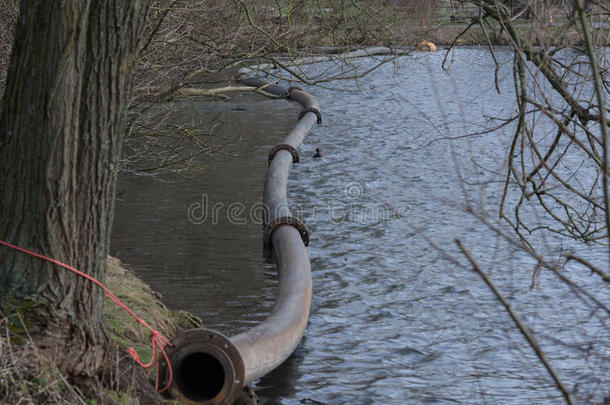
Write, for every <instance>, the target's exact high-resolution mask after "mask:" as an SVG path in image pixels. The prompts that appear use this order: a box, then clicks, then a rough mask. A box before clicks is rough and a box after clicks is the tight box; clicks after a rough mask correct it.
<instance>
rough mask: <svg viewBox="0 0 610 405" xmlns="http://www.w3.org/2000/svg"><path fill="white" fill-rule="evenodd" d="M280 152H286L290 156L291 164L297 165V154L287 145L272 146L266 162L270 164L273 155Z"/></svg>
mask: <svg viewBox="0 0 610 405" xmlns="http://www.w3.org/2000/svg"><path fill="white" fill-rule="evenodd" d="M280 150H287V151H288V152H290V154H291V155H292V163H299V152H298V151H297V150H296V149H295V148H294V146H292V145H288V144H287V143H282V144H279V145H277V146H274V147H273V149H271V151H270V152H269V157H268V158H267V162H268V163H269V164H271V161H272V160H273V158H274V157H275V154H276V153H278V152H279V151H280Z"/></svg>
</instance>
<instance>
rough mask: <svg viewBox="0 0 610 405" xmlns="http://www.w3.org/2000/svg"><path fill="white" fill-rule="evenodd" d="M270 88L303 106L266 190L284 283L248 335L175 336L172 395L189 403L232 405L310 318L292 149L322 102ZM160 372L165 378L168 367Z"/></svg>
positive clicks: (247, 80) (287, 349) (282, 355)
mask: <svg viewBox="0 0 610 405" xmlns="http://www.w3.org/2000/svg"><path fill="white" fill-rule="evenodd" d="M248 72H249V71H248V70H245V71H244V70H241V71H240V72H239V73H238V80H239V81H240V82H242V83H243V84H245V85H248V86H255V87H262V86H264V85H266V84H267V83H266V82H264V81H262V80H260V79H258V78H251V77H248V75H247V74H248ZM265 91H266V92H269V93H271V94H274V95H276V96H279V97H283V98H288V99H291V100H294V101H296V102H298V103H299V104H301V105H302V106H303V112H302V114H301V116H300V119H299V120H298V123H297V124H296V126H295V127H294V128H293V129H292V130H291V131H290V133H289V134H288V135H287V136H286V138H285V139H284V143H283V144H282V147H281V148H279V149H278V150H277V151H275V153H274V155H273V158H272V160H271V161H270V165H269V169H268V170H267V177H266V179H265V186H264V192H263V204H264V206H265V225H266V227H267V230H266V232H265V235H264V237H265V238H267V242H270V243H271V244H272V253H273V258H274V261H275V265H276V270H277V274H278V278H279V288H278V293H277V298H276V301H275V305H274V307H273V309H272V311H271V314H270V315H269V316H268V317H267V318H266V319H265V320H264V321H263V322H262V323H261V324H260V325H258V326H256V327H254V328H252V329H250V330H249V331H247V332H244V333H240V334H239V335H236V336H233V337H231V338H228V337H226V336H224V335H222V334H220V333H218V332H215V331H212V330H208V329H203V328H200V329H189V330H186V331H183V332H181V333H180V334H178V335H177V336H176V337H175V338H174V339H173V341H172V344H173V347H172V348H170V349H169V350H168V357H169V359H170V363H171V366H172V370H173V378H172V382H171V385H170V387H169V393H170V395H171V396H173V397H174V398H176V399H179V400H180V401H182V402H184V403H187V404H230V403H232V402H233V401H234V400H235V399H236V397H237V396H238V395H239V393H240V392H241V391H242V389H243V387H244V386H246V385H247V384H248V383H250V382H252V381H254V380H256V379H258V378H260V377H262V376H263V375H265V374H267V373H268V372H270V371H271V370H273V369H274V368H276V367H277V366H279V365H280V364H281V363H282V362H284V360H286V359H287V358H288V357H289V356H290V354H291V353H292V352H293V351H294V349H295V348H296V347H297V345H298V344H299V342H300V341H301V339H302V337H303V334H304V333H305V328H306V327H307V322H308V320H309V308H310V305H311V268H310V263H309V256H308V254H307V250H306V248H305V243H304V239H303V238H304V235H303V233H302V232H303V230H302V229H301V231H300V230H299V229H297V227H295V226H293V225H291V223H292V214H291V212H290V210H289V209H288V200H287V187H288V175H289V172H290V168H291V167H292V164H293V161H294V159H295V157H294V156H293V153H292V152H291V151H289V150H288V149H289V147H292V148H294V149H295V150H296V149H298V147H299V146H300V145H301V143H302V142H303V140H304V139H305V137H306V136H307V134H308V133H309V131H310V130H311V128H312V127H313V126H314V125H315V123H316V122H320V112H319V105H318V103H317V101H316V100H315V98H314V97H313V96H311V95H310V94H308V93H306V92H304V91H302V90H300V89H296V88H291V89H285V88H283V87H281V86H277V85H272V86H267V87H265ZM285 145H288V146H289V147H286V146H285ZM294 153H296V152H294ZM286 218H288V220H286ZM299 225H300V222H299ZM271 227H273V228H272V229H271ZM305 240H307V239H305ZM162 372H163V373H164V375H165V378H166V379H168V377H169V376H168V374H169V372H168V368H167V367H165V368H164V370H162Z"/></svg>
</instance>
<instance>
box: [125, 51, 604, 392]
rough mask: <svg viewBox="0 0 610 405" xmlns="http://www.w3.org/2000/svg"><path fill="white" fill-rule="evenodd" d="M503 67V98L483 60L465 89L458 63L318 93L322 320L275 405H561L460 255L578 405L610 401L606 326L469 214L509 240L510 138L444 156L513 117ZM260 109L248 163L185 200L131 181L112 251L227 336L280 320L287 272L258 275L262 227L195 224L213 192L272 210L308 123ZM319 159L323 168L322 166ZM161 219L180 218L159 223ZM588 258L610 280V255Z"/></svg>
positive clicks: (276, 377) (305, 196) (315, 183)
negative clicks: (276, 312) (274, 186)
mask: <svg viewBox="0 0 610 405" xmlns="http://www.w3.org/2000/svg"><path fill="white" fill-rule="evenodd" d="M497 56H498V57H499V58H500V60H501V62H502V63H503V68H502V69H501V70H500V74H499V79H500V88H501V90H502V92H501V94H500V95H498V94H497V92H496V91H495V86H494V81H493V67H492V65H491V63H492V61H491V59H490V57H489V56H488V54H487V52H486V51H485V50H483V49H477V48H465V49H458V50H457V51H456V52H455V54H454V55H453V63H452V65H451V68H450V70H449V72H444V71H443V70H442V69H441V68H440V63H441V61H442V57H443V55H442V53H437V54H418V55H416V56H415V57H405V58H401V59H400V60H399V64H400V65H401V67H400V69H399V70H395V66H392V65H388V66H385V67H382V68H380V69H378V70H377V71H375V72H374V73H372V74H371V75H370V76H367V77H366V78H364V79H363V80H361V81H360V82H359V83H358V86H357V87H355V86H354V84H353V83H348V84H337V86H343V89H344V90H359V91H358V92H353V91H336V90H326V89H321V88H313V89H311V92H312V93H314V94H315V96H316V97H317V98H318V100H319V102H320V104H321V106H322V109H323V115H324V125H322V126H320V127H317V128H316V129H314V132H313V133H312V135H311V136H310V137H309V138H308V139H307V140H306V143H305V144H304V145H303V148H302V152H301V156H302V157H303V158H302V159H301V162H302V163H300V164H298V165H297V166H296V167H295V168H294V169H293V171H292V173H291V178H290V184H289V201H291V202H292V203H294V206H295V210H294V211H295V212H298V213H299V215H300V216H302V217H303V218H304V220H305V222H306V223H307V225H308V227H309V229H310V233H311V243H310V247H309V254H310V257H311V262H312V272H313V286H314V296H313V304H312V313H311V318H310V323H309V327H308V329H307V332H306V336H305V338H304V340H303V342H302V344H301V345H300V346H299V348H298V349H297V351H296V352H295V354H294V355H293V356H292V357H291V358H290V359H289V360H288V361H287V362H286V363H285V364H284V365H282V366H281V367H280V368H279V369H278V370H276V371H274V372H272V373H271V374H270V375H269V376H267V377H265V378H263V379H262V380H261V381H258V382H257V384H256V385H257V387H258V389H259V395H260V396H261V397H263V398H268V399H269V400H270V401H271V402H273V403H275V402H278V403H280V402H281V403H285V404H292V403H333V404H334V403H371V402H374V403H384V404H392V403H395V404H403V403H423V402H425V403H523V404H529V403H549V404H552V403H557V402H560V401H561V396H560V395H559V394H558V392H557V390H556V389H555V387H554V385H553V383H552V381H551V379H550V378H549V376H548V374H547V372H546V370H545V369H544V368H543V366H542V365H541V364H540V362H539V361H538V360H537V358H536V357H535V355H534V354H533V352H532V351H531V349H530V348H529V346H528V345H527V344H526V343H525V341H524V339H523V337H522V336H521V335H520V333H519V332H518V331H517V330H516V329H515V327H514V325H513V322H512V320H511V319H510V318H509V316H508V315H507V313H506V312H505V311H504V309H503V308H502V307H501V306H500V304H499V303H498V302H497V301H496V300H495V299H494V297H493V296H492V294H491V292H490V291H489V290H488V289H487V287H486V286H485V285H484V284H483V282H482V280H480V278H479V277H478V276H477V275H476V274H475V273H474V272H473V271H472V270H471V269H470V268H469V266H467V265H466V262H465V261H464V260H463V258H462V256H461V255H460V254H459V253H458V251H457V249H456V247H455V244H454V239H456V238H459V239H461V240H462V241H463V242H464V244H465V246H466V247H467V248H468V249H469V250H470V251H471V252H472V254H473V256H474V257H475V258H476V259H477V261H478V263H479V264H480V266H481V267H482V268H483V269H484V270H485V271H486V272H487V273H488V274H489V275H490V276H491V277H492V278H493V280H494V282H495V283H496V284H497V285H498V287H499V288H500V289H501V290H502V292H503V294H504V295H505V296H506V297H507V298H508V299H509V300H510V301H511V304H512V305H513V307H514V308H515V310H516V311H517V312H518V313H519V315H520V316H521V317H522V319H523V320H524V321H525V322H526V323H527V324H528V325H529V327H531V328H532V329H533V331H534V332H535V334H536V337H537V338H538V341H539V343H540V344H541V346H542V347H543V349H544V350H545V353H546V354H547V356H548V358H549V360H550V361H551V363H552V365H553V367H554V368H555V369H556V371H557V372H558V374H559V375H560V377H561V378H562V379H563V380H564V382H566V383H567V385H568V388H569V389H572V390H573V391H574V393H575V397H576V398H577V399H578V401H579V402H581V403H588V402H595V401H601V398H603V395H608V394H609V393H608V386H610V384H609V383H610V370H609V367H610V362H609V361H608V359H609V357H610V332H609V330H608V327H607V324H608V317H607V315H604V314H601V313H595V314H591V313H590V310H589V308H588V307H587V306H585V305H584V304H582V302H580V301H579V300H578V299H576V298H575V296H574V295H573V294H572V293H571V292H570V290H569V289H568V288H567V287H566V286H565V285H564V284H562V283H561V282H559V281H558V280H557V278H556V277H554V276H553V275H552V274H551V273H549V272H542V273H541V274H540V275H539V277H538V278H537V279H536V286H535V288H533V289H530V284H531V277H532V272H533V269H534V267H535V262H534V261H533V260H532V259H531V258H529V257H527V256H525V255H524V254H522V253H520V252H517V251H516V250H515V249H514V248H513V247H511V245H510V244H509V243H507V242H506V241H504V240H503V239H501V238H499V237H498V236H497V235H496V234H495V233H494V232H492V231H490V230H489V229H488V228H487V227H485V226H483V225H482V224H481V223H480V222H478V221H477V220H475V219H474V218H473V217H472V216H470V215H468V214H466V213H464V211H463V210H461V209H460V208H461V207H463V206H464V203H465V201H466V199H469V200H470V203H471V204H472V205H473V206H475V207H476V208H477V210H479V211H480V212H485V213H486V215H487V218H489V219H490V221H491V222H492V223H495V222H496V219H495V218H497V210H498V200H499V196H500V195H501V192H502V184H501V182H498V180H502V179H503V177H504V176H505V169H504V167H505V166H506V164H505V156H506V153H507V152H506V151H507V145H508V142H510V140H511V133H510V128H505V129H502V130H499V131H496V132H494V133H492V134H488V135H484V136H477V137H468V138H460V139H458V140H454V141H452V142H449V141H447V140H439V138H442V137H447V136H460V135H464V134H465V133H469V132H476V131H480V130H481V129H483V128H485V127H487V126H489V125H491V123H492V121H491V119H490V118H481V117H482V116H487V117H507V116H510V114H511V113H513V105H514V95H513V85H512V75H511V71H510V69H511V62H510V58H511V57H512V53H511V52H509V51H503V50H498V55H497ZM249 100H250V99H246V100H245V101H243V103H244V105H246V106H247V107H248V108H249V109H253V110H255V111H253V112H256V113H263V118H262V119H260V118H259V116H258V115H254V114H252V112H247V113H244V112H241V113H239V114H234V115H232V116H231V117H229V118H228V119H227V120H226V121H227V122H228V123H233V124H234V123H235V121H236V120H240V121H241V122H243V123H244V126H245V129H246V131H245V132H246V133H249V134H258V135H257V139H259V140H260V142H259V143H257V144H256V146H252V147H249V150H248V151H247V154H246V153H244V157H243V158H242V159H240V160H238V161H234V162H230V163H227V164H220V165H216V164H211V165H210V169H209V171H208V172H207V173H205V174H204V175H201V176H199V177H197V178H196V179H191V180H189V181H185V182H183V183H179V184H177V183H160V182H158V181H156V180H150V179H140V178H129V177H126V176H124V177H123V178H122V180H121V184H122V187H124V189H125V190H128V191H127V192H128V195H126V196H125V197H124V198H123V200H124V201H121V202H119V203H118V212H117V226H116V227H115V237H114V241H113V252H114V253H118V255H119V257H122V258H123V259H124V260H125V261H126V262H127V263H130V264H132V265H133V266H134V267H135V269H136V271H137V272H138V273H139V274H140V275H141V276H142V277H143V278H144V279H145V280H146V281H148V282H149V283H151V284H152V285H153V287H154V288H156V289H158V290H160V291H161V292H162V293H163V295H164V296H165V297H166V299H167V301H168V303H169V305H170V306H172V307H175V308H179V309H187V310H190V311H193V312H195V313H197V314H200V315H202V316H203V317H204V318H206V321H207V323H208V325H207V326H210V327H214V328H217V329H219V330H221V331H223V332H225V333H228V334H233V333H235V332H238V331H241V330H244V329H246V328H249V327H250V326H251V325H252V324H254V323H256V322H258V321H260V320H261V319H264V317H265V314H266V313H267V312H268V310H269V308H270V306H271V305H272V303H273V289H274V287H275V284H276V282H275V280H274V278H273V271H272V267H270V266H269V265H268V264H265V263H264V262H263V261H262V260H261V259H259V257H260V246H261V245H260V236H261V235H260V225H256V224H249V225H247V226H235V225H230V224H228V223H226V221H224V222H222V221H221V223H219V224H216V225H215V224H204V225H198V226H196V225H193V224H191V223H188V221H187V220H186V215H185V207H187V206H188V205H189V204H191V203H192V202H194V201H197V198H199V197H198V196H200V195H201V193H202V192H209V193H213V194H214V198H216V200H222V201H225V203H230V202H231V201H236V200H240V201H244V202H245V203H246V204H253V203H255V202H256V201H259V200H260V196H261V193H262V191H261V190H262V184H263V178H264V172H265V165H266V162H265V156H266V153H267V150H268V149H269V147H270V146H272V145H273V144H275V143H278V141H279V140H281V139H282V137H283V135H284V134H285V133H286V130H287V129H288V128H290V127H291V126H292V125H293V123H294V116H293V115H295V113H296V112H297V111H298V109H297V108H296V107H295V106H292V105H288V106H286V103H283V104H282V103H281V102H258V103H259V104H256V103H255V104H247V103H246V102H247V101H249ZM253 100H255V99H253ZM237 103H239V102H237ZM253 106H254V107H253ZM278 109H279V112H278ZM277 114H279V115H280V117H279V118H277ZM284 115H285V117H283V116H284ZM271 124H273V125H271ZM227 125H228V127H227V130H229V128H230V126H229V124H227ZM263 134H264V136H263ZM316 147H320V148H322V150H323V152H324V154H325V157H324V158H323V159H320V160H316V159H312V158H309V156H312V155H313V152H314V150H315V148H316ZM242 152H245V151H242ZM458 176H461V177H462V178H463V179H464V182H463V183H460V181H459V177H458ZM235 190H239V192H238V193H237V194H236V192H235ZM464 192H466V194H464ZM465 195H466V196H468V197H465ZM164 196H165V197H164ZM147 201H148V202H147ZM150 201H154V205H153V204H151V203H150ZM163 207H165V208H166V209H167V211H169V212H171V213H172V214H169V215H168V214H167V213H160V211H162V210H163V209H164V208H163ZM396 213H400V215H394V214H396ZM143 218H145V220H146V221H147V222H146V226H145V227H144V226H143V225H142V224H141V222H142V221H143ZM535 219H536V218H534V217H533V218H532V220H535ZM168 223H171V224H172V225H168ZM160 230H164V231H160ZM159 232H161V235H160V234H159ZM116 235H118V236H116ZM429 241H431V242H432V243H433V244H434V245H436V246H437V247H438V248H439V249H435V248H432V247H431V244H430V243H429ZM544 242H545V243H546V244H547V245H548V250H549V251H551V252H553V253H554V254H555V256H557V254H558V252H559V251H560V250H561V248H562V246H563V249H567V248H569V247H570V243H569V242H568V241H561V240H559V239H556V238H550V239H548V240H546V241H544ZM579 249H582V247H579ZM588 254H589V255H592V257H594V258H596V260H598V262H600V263H604V262H603V261H604V260H605V259H604V258H605V256H604V255H603V250H600V252H599V253H597V252H596V250H595V249H594V248H591V249H590V252H589V253H588ZM448 257H450V258H451V259H448ZM604 266H605V268H607V265H606V264H604ZM565 271H566V274H567V275H568V276H569V277H571V278H572V279H573V280H575V281H576V282H577V283H578V284H581V285H585V286H587V288H588V289H589V291H590V292H592V293H593V294H595V295H596V297H597V298H598V299H599V300H600V301H602V302H605V303H606V304H607V303H608V302H610V299H609V298H610V293H609V291H608V288H607V285H606V286H604V285H601V284H602V283H600V282H599V280H598V278H596V277H592V276H590V275H589V274H588V273H587V272H585V271H583V270H582V268H579V267H577V266H568V267H566V269H565Z"/></svg>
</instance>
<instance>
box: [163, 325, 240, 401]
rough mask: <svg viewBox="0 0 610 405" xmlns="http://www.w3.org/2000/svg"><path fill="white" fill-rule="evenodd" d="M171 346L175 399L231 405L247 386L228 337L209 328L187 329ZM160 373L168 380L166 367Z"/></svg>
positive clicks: (171, 386)
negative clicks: (227, 404)
mask: <svg viewBox="0 0 610 405" xmlns="http://www.w3.org/2000/svg"><path fill="white" fill-rule="evenodd" d="M172 345H173V347H171V348H169V349H168V350H167V355H168V358H169V361H170V363H171V366H172V374H173V376H172V383H171V385H170V387H169V394H170V395H171V396H172V397H174V398H176V399H178V400H180V401H181V402H183V403H185V404H206V405H215V404H225V403H229V404H230V403H232V401H233V400H234V399H235V398H236V396H237V395H238V394H239V392H240V391H241V389H242V388H243V386H244V363H243V361H242V358H241V354H240V353H239V351H238V350H237V348H236V347H235V345H234V344H233V343H231V341H230V340H229V339H228V338H227V337H226V336H224V335H222V334H220V333H218V332H215V331H212V330H209V329H203V328H200V329H188V330H185V331H183V332H180V333H179V334H178V335H177V336H176V337H175V338H174V339H173V340H172ZM161 372H162V375H163V376H164V377H165V379H166V380H167V379H168V377H169V370H168V369H167V367H163V370H162V371H161Z"/></svg>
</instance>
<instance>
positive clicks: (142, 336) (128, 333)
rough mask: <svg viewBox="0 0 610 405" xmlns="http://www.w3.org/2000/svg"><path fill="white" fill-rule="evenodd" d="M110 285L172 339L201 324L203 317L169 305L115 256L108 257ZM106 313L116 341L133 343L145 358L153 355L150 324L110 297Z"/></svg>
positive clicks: (108, 325)
mask: <svg viewBox="0 0 610 405" xmlns="http://www.w3.org/2000/svg"><path fill="white" fill-rule="evenodd" d="M106 286H107V287H108V288H109V289H110V291H112V292H113V293H114V294H115V295H116V296H117V298H119V299H120V300H121V301H122V302H123V303H124V304H125V305H127V306H128V307H129V308H130V309H131V310H132V311H133V312H134V313H136V315H138V316H139V317H140V318H142V319H144V321H146V323H148V324H149V325H150V326H151V327H152V328H153V329H155V330H158V331H159V332H161V334H162V335H164V336H165V337H167V338H169V339H171V338H172V337H173V336H174V335H175V334H176V333H177V332H179V331H180V330H183V329H188V328H195V327H199V326H201V323H202V322H201V320H200V319H199V318H196V317H194V316H193V315H190V314H187V313H185V312H182V311H172V310H170V309H168V308H167V307H166V306H165V305H163V303H162V302H161V296H160V295H159V294H158V293H156V292H154V291H153V290H152V289H151V288H150V287H149V286H148V285H146V284H145V283H144V282H143V281H141V280H140V279H139V278H137V277H136V276H135V275H134V274H133V273H132V272H130V271H129V270H127V269H125V268H124V267H123V266H122V265H121V262H120V261H119V260H118V259H115V258H112V257H110V258H108V270H107V273H106ZM104 317H105V321H106V325H107V327H108V333H109V336H110V338H111V339H112V341H113V342H114V343H115V344H116V345H118V346H119V347H122V348H125V349H127V348H129V347H133V348H134V349H136V351H137V352H138V353H139V354H140V356H141V357H142V358H149V357H150V331H149V330H148V329H147V328H146V327H144V326H142V325H140V324H138V323H137V322H136V320H135V319H134V318H133V317H132V316H131V315H130V314H129V313H127V311H125V310H123V309H122V308H120V307H119V306H117V305H115V304H114V303H112V302H110V301H106V302H105V305H104Z"/></svg>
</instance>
